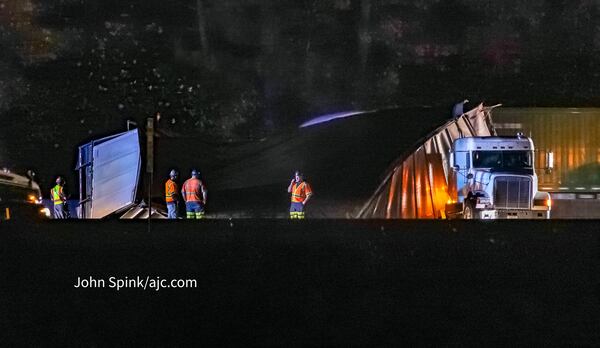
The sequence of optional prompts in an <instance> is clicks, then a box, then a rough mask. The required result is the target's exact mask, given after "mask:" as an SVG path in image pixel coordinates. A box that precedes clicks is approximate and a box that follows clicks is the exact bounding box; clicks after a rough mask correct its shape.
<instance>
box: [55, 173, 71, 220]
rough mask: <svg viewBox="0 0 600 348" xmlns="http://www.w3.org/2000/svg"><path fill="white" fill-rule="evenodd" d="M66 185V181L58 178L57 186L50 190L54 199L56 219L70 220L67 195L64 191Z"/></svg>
mask: <svg viewBox="0 0 600 348" xmlns="http://www.w3.org/2000/svg"><path fill="white" fill-rule="evenodd" d="M65 184H66V181H65V179H63V178H62V177H61V176H59V177H57V178H56V186H54V187H53V188H52V189H51V190H50V197H52V203H53V204H54V218H55V219H68V218H69V217H70V216H69V208H68V207H67V195H66V194H65V190H64V186H65Z"/></svg>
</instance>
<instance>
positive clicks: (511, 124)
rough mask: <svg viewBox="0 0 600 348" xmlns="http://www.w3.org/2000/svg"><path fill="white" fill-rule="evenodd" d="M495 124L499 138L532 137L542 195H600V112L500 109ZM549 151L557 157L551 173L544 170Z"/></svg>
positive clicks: (597, 110)
mask: <svg viewBox="0 0 600 348" xmlns="http://www.w3.org/2000/svg"><path fill="white" fill-rule="evenodd" d="M494 121H496V123H495V125H496V129H497V130H498V133H499V135H514V134H515V133H516V132H523V134H525V135H528V136H531V138H532V139H533V141H534V143H535V148H536V151H535V167H536V172H537V174H538V180H539V181H538V186H539V187H538V188H539V189H540V190H541V191H550V192H600V109H599V108H500V109H498V110H494ZM548 151H552V152H553V153H554V169H553V170H552V171H550V172H547V171H545V170H544V169H545V167H546V154H547V152H548Z"/></svg>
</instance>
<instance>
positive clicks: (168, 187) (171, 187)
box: [165, 179, 177, 203]
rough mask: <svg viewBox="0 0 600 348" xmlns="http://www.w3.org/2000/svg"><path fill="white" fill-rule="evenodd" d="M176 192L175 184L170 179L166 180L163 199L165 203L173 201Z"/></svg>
mask: <svg viewBox="0 0 600 348" xmlns="http://www.w3.org/2000/svg"><path fill="white" fill-rule="evenodd" d="M176 194H177V184H176V183H175V182H174V181H173V180H171V179H169V180H167V183H166V184H165V200H166V201H167V203H171V202H175V199H173V196H175V195H176Z"/></svg>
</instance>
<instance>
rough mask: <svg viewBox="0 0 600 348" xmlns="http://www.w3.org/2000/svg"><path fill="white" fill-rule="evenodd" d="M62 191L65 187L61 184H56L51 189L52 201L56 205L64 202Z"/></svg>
mask: <svg viewBox="0 0 600 348" xmlns="http://www.w3.org/2000/svg"><path fill="white" fill-rule="evenodd" d="M62 193H63V188H62V186H60V185H56V186H54V187H53V188H52V189H51V190H50V196H51V197H52V202H53V203H54V205H57V204H63V203H64V202H63V199H62Z"/></svg>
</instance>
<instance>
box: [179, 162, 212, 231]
mask: <svg viewBox="0 0 600 348" xmlns="http://www.w3.org/2000/svg"><path fill="white" fill-rule="evenodd" d="M199 177H200V173H199V172H198V171H197V170H196V169H194V170H192V177H191V178H189V179H187V180H186V181H185V182H184V183H183V187H182V188H181V195H182V197H183V199H184V200H185V211H186V217H187V218H188V219H202V218H204V207H205V206H206V193H207V192H206V187H205V186H204V183H203V182H202V180H200V179H199Z"/></svg>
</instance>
